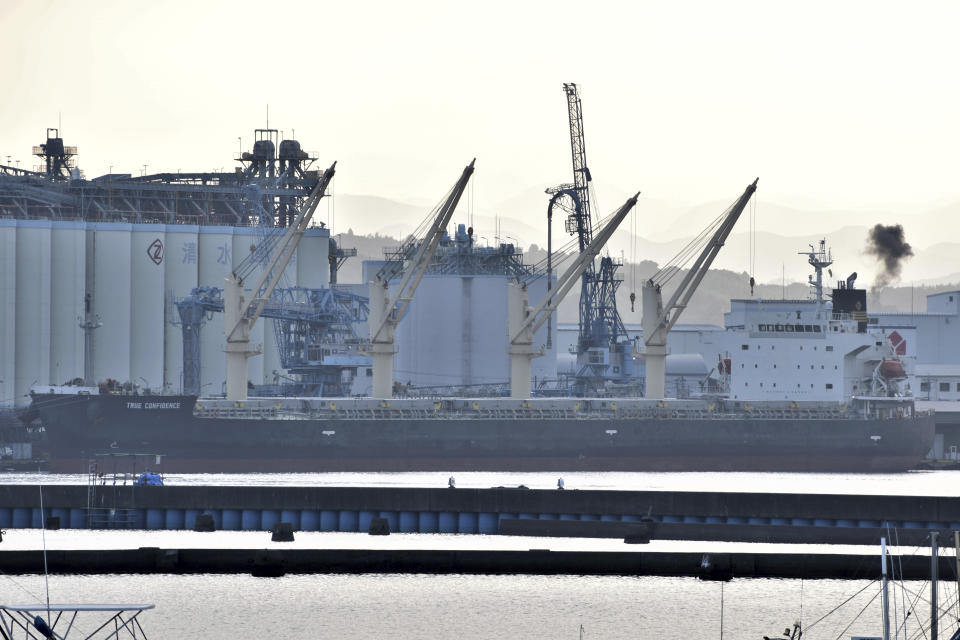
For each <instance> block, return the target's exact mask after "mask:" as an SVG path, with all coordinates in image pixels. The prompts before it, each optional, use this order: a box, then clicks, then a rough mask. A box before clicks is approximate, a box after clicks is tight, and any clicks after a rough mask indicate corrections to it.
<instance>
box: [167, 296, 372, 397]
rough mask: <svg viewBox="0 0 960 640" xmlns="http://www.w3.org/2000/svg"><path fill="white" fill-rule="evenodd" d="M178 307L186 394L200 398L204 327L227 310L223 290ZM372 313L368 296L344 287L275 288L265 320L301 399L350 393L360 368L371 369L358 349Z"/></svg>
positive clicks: (186, 300) (190, 298)
mask: <svg viewBox="0 0 960 640" xmlns="http://www.w3.org/2000/svg"><path fill="white" fill-rule="evenodd" d="M176 305H177V311H178V313H179V315H180V324H181V328H182V331H183V363H184V366H183V376H184V380H183V389H184V393H187V394H192V395H200V387H201V383H200V329H201V328H202V327H203V325H204V324H205V322H206V321H207V320H208V319H209V318H210V317H211V315H212V314H213V313H222V312H223V289H221V288H219V287H197V288H196V289H194V290H193V291H191V292H190V295H189V296H187V297H185V298H183V299H181V300H178V301H177V303H176ZM368 313H369V304H368V301H367V298H365V297H363V296H359V295H355V294H352V293H348V292H346V291H341V290H339V289H332V288H331V289H328V288H321V289H307V288H304V287H287V288H277V289H274V291H273V294H272V295H271V296H270V299H269V300H268V302H267V304H266V305H265V306H264V309H263V313H262V314H261V316H262V317H264V318H271V319H273V320H274V323H273V326H274V331H275V332H276V337H277V346H278V348H279V350H280V363H281V365H282V366H283V368H284V369H286V370H287V372H288V373H289V374H291V375H296V376H298V377H299V382H298V383H297V384H296V385H295V387H296V391H298V393H297V395H310V396H347V395H350V393H349V392H350V387H349V381H350V379H351V377H352V376H353V375H355V374H356V372H357V368H358V367H369V366H370V358H368V357H366V356H364V355H362V354H360V353H358V351H357V348H358V345H359V343H360V342H361V340H360V338H359V337H358V335H357V332H356V326H357V325H358V324H359V323H363V322H366V320H367V315H368ZM277 377H280V376H279V374H277Z"/></svg>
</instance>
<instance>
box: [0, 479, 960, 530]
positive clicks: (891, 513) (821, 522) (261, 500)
mask: <svg viewBox="0 0 960 640" xmlns="http://www.w3.org/2000/svg"><path fill="white" fill-rule="evenodd" d="M88 495H89V494H88V487H87V486H86V485H50V486H44V487H43V496H44V501H43V502H44V507H45V509H44V512H43V513H41V512H40V508H39V504H40V488H39V487H37V486H29V485H5V486H0V528H30V527H33V528H38V527H40V526H42V523H44V522H45V519H46V518H47V517H50V516H54V517H58V518H59V519H60V526H61V527H63V528H128V529H174V530H175V529H193V528H194V526H195V525H196V522H197V518H198V516H200V515H202V514H206V515H208V516H210V517H212V519H213V521H214V526H215V528H216V529H218V530H262V531H270V530H272V529H273V527H274V526H275V525H276V524H277V523H278V522H289V523H290V524H291V527H292V529H293V530H295V531H353V532H366V531H368V530H369V527H370V525H371V523H372V522H373V521H374V520H375V519H378V518H383V519H385V520H386V521H387V523H388V525H389V528H390V531H392V532H403V533H464V534H498V533H510V534H513V535H536V536H571V535H572V536H578V537H613V538H616V537H625V536H626V535H630V534H631V533H635V532H636V529H637V527H638V526H639V524H640V523H644V524H643V526H644V527H650V528H651V534H652V535H653V537H655V538H659V539H679V540H684V539H686V540H741V541H747V542H791V543H803V542H812V543H833V544H840V543H843V544H874V543H876V541H877V540H878V539H879V536H880V534H881V532H882V531H884V530H886V529H887V528H888V527H889V528H895V529H898V531H899V534H900V540H901V542H903V543H908V544H922V540H923V539H924V538H925V537H926V534H927V531H928V530H930V529H936V530H942V531H948V530H955V529H960V498H957V497H923V496H858V495H819V494H773V493H723V492H683V491H576V490H566V491H558V490H531V489H520V488H504V487H495V488H490V489H448V488H436V489H432V488H395V487H263V486H254V487H241V486H226V487H223V486H164V487H136V488H133V487H129V486H127V487H116V488H114V487H99V488H98V491H97V492H96V493H95V496H94V497H95V499H94V504H92V505H89V506H88Z"/></svg>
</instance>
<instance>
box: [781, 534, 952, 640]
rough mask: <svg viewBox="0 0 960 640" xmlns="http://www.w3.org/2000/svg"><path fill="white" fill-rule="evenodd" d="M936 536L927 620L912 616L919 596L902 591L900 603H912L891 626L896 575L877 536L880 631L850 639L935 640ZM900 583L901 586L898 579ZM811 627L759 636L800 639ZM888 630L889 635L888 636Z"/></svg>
mask: <svg viewBox="0 0 960 640" xmlns="http://www.w3.org/2000/svg"><path fill="white" fill-rule="evenodd" d="M938 535H939V532H938V531H931V532H930V600H929V601H930V603H931V605H930V616H929V618H928V619H927V621H926V622H925V623H924V622H922V621H921V619H920V617H919V616H916V615H914V614H915V613H916V609H915V604H916V601H917V599H918V598H919V596H916V594H910V593H906V590H905V593H904V596H905V599H904V602H909V601H911V600H913V602H914V604H913V605H910V606H909V607H908V609H907V611H906V614H905V615H904V616H903V618H902V619H899V620H898V619H895V620H893V622H894V624H893V627H892V628H891V624H890V623H891V619H890V614H891V609H890V598H889V587H890V581H891V579H893V580H897V578H896V577H895V576H893V577H892V578H891V577H890V573H888V571H887V569H888V553H887V541H886V538H881V539H880V594H879V595H880V602H881V633H880V634H878V635H876V636H869V637H864V636H851V640H891V638H900V637H903V638H909V637H917V636H918V635H922V637H924V638H927V637H929V638H932V639H934V640H936V638H938V637H940V636H939V635H938V632H939V631H941V630H942V625H941V624H940V615H939V614H940V607H939V599H938V597H937V584H938V582H939V575H938V573H939V572H938V559H939V554H938V551H937V537H938ZM954 535H955V536H957V540H956V542H957V547H958V548H960V535H958V534H957V533H956V532H955V534H954ZM889 565H890V566H891V567H895V566H896V563H895V562H890V563H889ZM891 573H892V572H891ZM958 581H960V576H958ZM900 582H901V587H902V580H901V581H900ZM868 586H869V585H868ZM862 591H863V590H861V592H862ZM874 597H876V596H874ZM849 601H850V599H848V600H847V602H849ZM844 604H846V603H844ZM841 606H842V605H841ZM839 608H840V607H837V609H834V611H832V612H831V613H833V612H835V611H837V610H839ZM865 609H866V607H864V609H861V610H860V613H861V614H862V613H863V611H864V610H865ZM893 613H894V617H895V618H896V616H897V612H896V611H894V612H893ZM829 615H830V614H829V613H828V614H827V616H829ZM827 616H824V617H823V618H820V620H818V621H817V622H820V621H821V620H824V619H825V618H826V617H827ZM908 621H910V622H911V623H912V624H913V626H919V629H918V630H913V629H911V630H910V631H909V633H908V629H907V623H908ZM815 624H816V623H814V625H815ZM812 627H813V625H810V627H807V629H803V627H802V623H801V622H800V621H799V620H798V621H797V622H794V623H793V628H792V629H791V628H790V627H788V628H786V629H784V631H783V634H782V635H781V636H774V637H769V636H763V640H780V639H781V638H786V639H787V640H800V638H801V637H802V636H803V634H804V632H805V631H809V630H810V629H811V628H812ZM891 632H892V634H893V635H891ZM901 634H902V635H901ZM949 638H950V640H960V624H958V625H957V628H956V629H955V630H954V632H953V634H952V635H950V636H949Z"/></svg>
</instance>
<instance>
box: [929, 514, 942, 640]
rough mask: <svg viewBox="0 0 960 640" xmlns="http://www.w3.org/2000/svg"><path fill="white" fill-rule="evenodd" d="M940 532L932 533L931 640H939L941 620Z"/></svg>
mask: <svg viewBox="0 0 960 640" xmlns="http://www.w3.org/2000/svg"><path fill="white" fill-rule="evenodd" d="M938 534H939V532H938V531H931V532H930V640H937V628H938V627H939V626H940V625H939V620H938V619H937V614H938V613H939V612H938V611H937V580H938V579H939V578H938V576H937V569H938V567H937V559H938V551H937V535H938Z"/></svg>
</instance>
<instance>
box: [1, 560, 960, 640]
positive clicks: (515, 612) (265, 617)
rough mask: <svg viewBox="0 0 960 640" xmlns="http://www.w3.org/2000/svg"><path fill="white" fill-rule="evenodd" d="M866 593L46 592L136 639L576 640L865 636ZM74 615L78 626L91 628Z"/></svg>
mask: <svg viewBox="0 0 960 640" xmlns="http://www.w3.org/2000/svg"><path fill="white" fill-rule="evenodd" d="M905 586H906V588H907V590H908V592H909V593H908V596H909V598H910V599H911V600H912V597H913V596H912V595H909V594H921V593H923V591H924V589H925V585H923V584H921V583H907V584H906V585H905ZM865 587H866V590H865V591H862V593H860V595H856V596H855V594H857V593H858V592H860V591H861V590H863V589H864V588H865ZM43 588H44V587H43V577H42V576H17V577H16V578H7V577H3V576H0V602H7V603H26V602H40V601H42V594H43ZM945 588H946V587H945V586H941V598H942V599H941V604H942V606H944V608H945V612H944V618H943V625H942V626H941V636H942V637H950V635H951V634H952V633H953V631H954V630H955V629H956V615H955V614H956V605H955V603H956V597H955V595H956V589H953V590H952V591H949V592H948V593H943V592H944V590H945ZM721 590H722V593H721ZM878 592H879V587H878V585H877V584H876V583H870V582H863V581H834V580H814V581H803V582H801V581H798V580H734V581H732V582H729V583H725V584H722V585H721V583H715V582H701V581H699V580H696V579H692V578H650V577H643V578H634V577H598V576H499V575H496V576H495V575H481V576H434V575H309V576H302V575H297V576H285V577H283V578H253V577H249V576H219V575H218V576H213V575H197V576H177V575H157V576H82V577H79V576H51V577H50V598H51V601H54V602H56V601H61V602H64V601H70V602H75V601H78V600H86V601H102V602H129V603H132V602H151V603H154V604H156V607H157V608H156V609H155V610H153V611H148V612H146V613H145V614H144V617H143V623H144V628H145V630H146V631H147V632H148V637H151V638H161V639H162V638H208V639H211V640H219V639H223V640H228V639H229V640H233V639H235V638H340V639H345V638H358V639H359V638H365V639H368V638H390V639H400V640H408V639H409V640H413V639H424V640H427V639H434V638H458V639H474V638H476V639H493V638H544V639H547V638H551V639H556V638H570V639H577V638H579V633H580V626H581V625H583V627H584V637H585V638H634V639H636V638H644V639H651V640H652V639H658V640H659V639H676V640H687V639H691V638H721V637H723V638H731V639H742V640H750V639H753V640H761V639H762V637H763V636H764V635H768V636H771V637H776V636H778V635H780V634H781V633H782V632H783V629H784V627H786V626H789V625H792V623H793V621H794V620H797V619H800V620H802V621H803V624H804V627H805V628H806V632H805V633H804V636H803V637H804V639H805V640H818V639H830V640H833V639H836V638H844V639H846V638H849V637H850V636H852V635H866V636H878V635H879V633H880V619H879V615H880V614H879V598H877V597H876V596H877V594H878ZM80 594H82V596H83V597H81V595H80ZM851 596H855V597H854V598H853V599H852V600H851V601H850V602H848V603H847V604H846V605H844V606H842V607H841V608H840V609H839V610H838V611H837V612H836V613H834V614H832V615H830V616H829V617H827V618H826V619H824V620H823V621H821V622H817V623H816V624H814V623H815V621H817V620H818V619H819V618H821V617H822V616H824V615H825V614H827V613H828V612H829V611H831V610H832V609H834V608H835V607H837V606H838V605H840V604H841V603H842V602H843V601H844V600H846V599H847V598H849V597H851ZM721 597H722V601H723V606H722V617H723V627H722V635H721ZM902 603H903V597H902V595H897V592H895V594H894V596H893V599H892V606H893V607H895V608H896V610H898V611H899V610H901V609H902ZM950 603H953V606H952V607H950V606H949V605H950ZM861 611H862V614H861ZM916 611H917V613H916V615H914V616H911V617H910V621H911V622H910V626H908V628H907V631H908V632H909V635H910V636H911V637H924V636H922V635H921V634H920V633H919V629H918V627H917V625H916V624H914V621H915V620H917V619H921V620H927V619H928V616H927V611H928V608H927V605H925V604H924V602H923V599H922V598H921V599H920V602H919V603H918V604H917V610H916ZM858 614H861V615H860V616H859V618H858V617H857V616H858ZM900 617H902V616H900ZM85 624H87V626H84V627H82V628H83V629H86V630H88V631H89V630H92V629H93V628H95V626H96V625H92V626H91V625H90V624H89V623H85ZM901 637H903V636H901Z"/></svg>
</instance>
